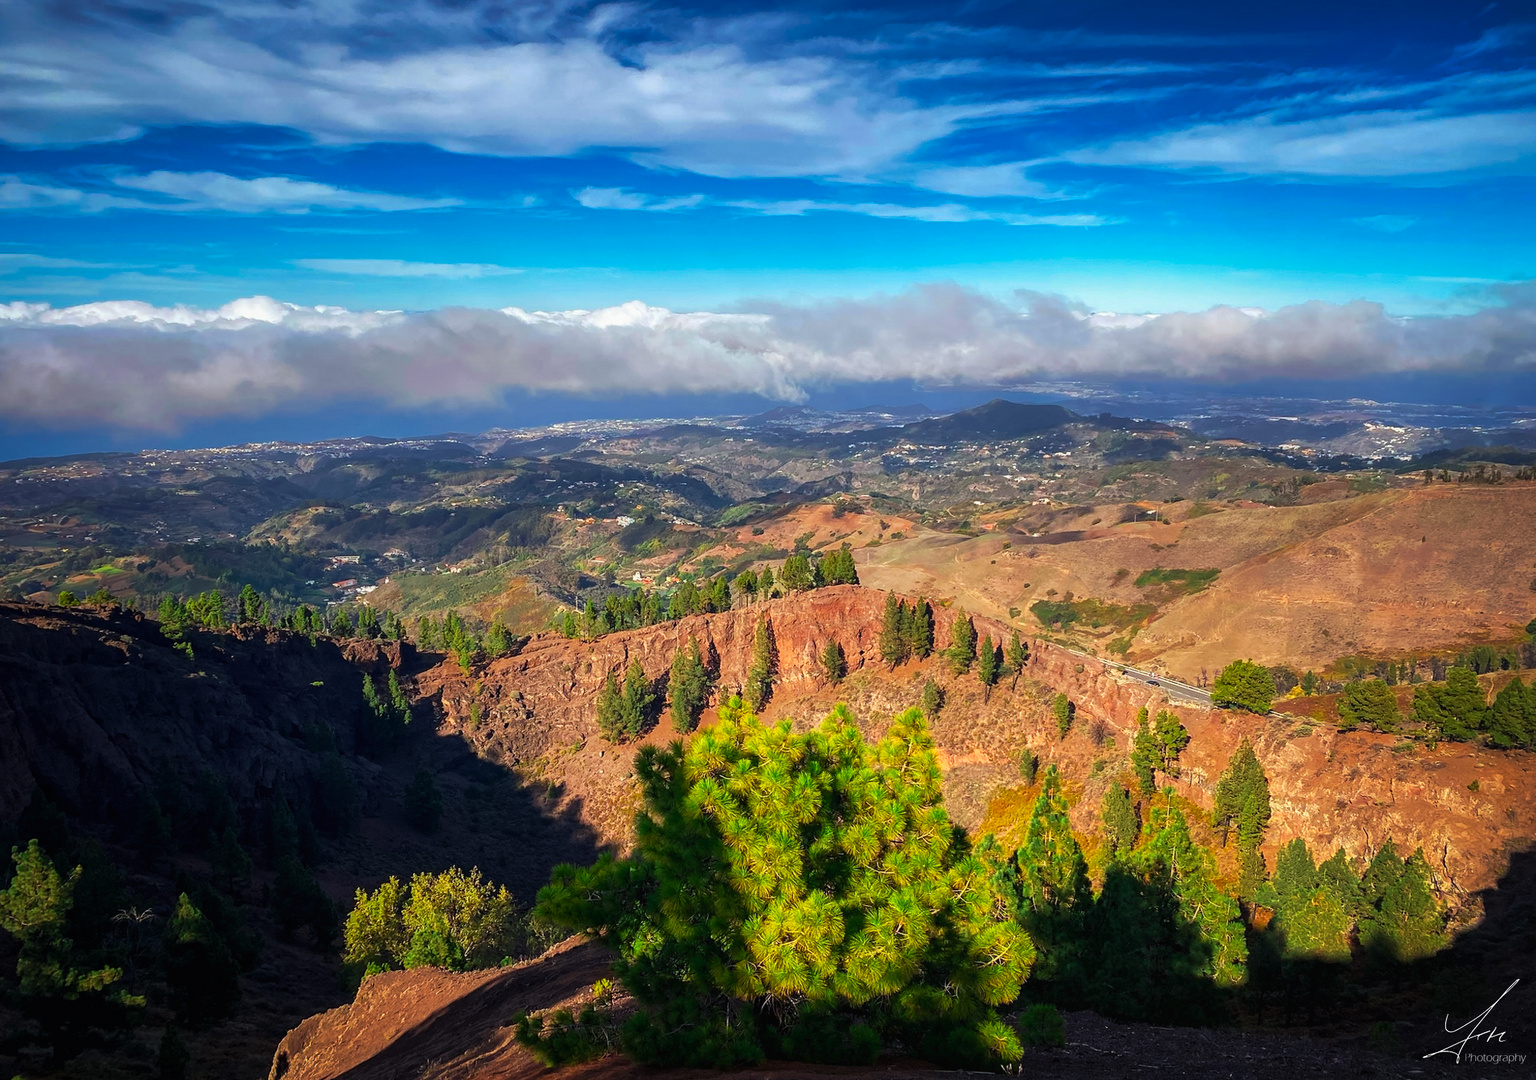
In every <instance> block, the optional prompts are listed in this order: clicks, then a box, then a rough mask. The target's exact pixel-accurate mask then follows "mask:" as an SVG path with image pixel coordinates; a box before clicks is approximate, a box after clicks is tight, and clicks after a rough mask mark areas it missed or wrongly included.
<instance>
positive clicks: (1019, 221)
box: [571, 187, 1115, 228]
mask: <svg viewBox="0 0 1536 1080" xmlns="http://www.w3.org/2000/svg"><path fill="white" fill-rule="evenodd" d="M571 195H572V196H573V197H574V198H575V199H576V201H577V202H578V203H580V204H581V205H582V206H585V207H587V208H589V209H593V210H661V211H666V210H692V209H695V208H698V207H702V206H710V205H713V206H724V207H729V208H730V209H733V210H746V211H748V212H750V213H754V214H762V215H764V216H765V217H801V216H803V215H805V214H816V213H832V214H863V215H864V216H866V217H877V218H905V219H907V220H909V221H931V222H947V223H954V222H963V221H997V222H1002V223H1003V224H1006V225H1063V226H1070V227H1076V228H1082V227H1088V226H1095V225H1111V224H1114V223H1115V220H1114V219H1111V218H1105V217H1101V216H1099V215H1098V214H1020V213H1013V212H1010V211H1004V210H984V209H978V208H976V207H973V206H964V205H962V204H960V203H942V204H940V205H937V206H910V205H907V204H905V203H883V202H836V201H834V200H830V199H719V200H711V199H707V198H705V197H704V196H703V195H683V196H659V195H646V194H644V193H642V192H638V191H629V190H627V189H625V188H590V187H589V188H582V189H581V190H580V191H573V192H571Z"/></svg>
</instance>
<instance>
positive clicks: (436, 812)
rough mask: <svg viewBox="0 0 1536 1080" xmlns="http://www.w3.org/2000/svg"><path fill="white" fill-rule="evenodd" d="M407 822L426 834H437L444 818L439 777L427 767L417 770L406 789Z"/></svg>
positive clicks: (405, 807)
mask: <svg viewBox="0 0 1536 1080" xmlns="http://www.w3.org/2000/svg"><path fill="white" fill-rule="evenodd" d="M403 808H404V810H405V820H406V823H407V824H408V825H410V826H411V827H412V828H413V829H417V830H419V831H421V832H424V833H435V832H437V826H438V823H439V822H441V821H442V818H443V793H442V792H441V791H440V790H438V787H437V777H435V776H433V775H432V770H431V769H428V768H427V767H426V766H422V767H421V768H419V769H417V770H416V776H415V777H414V778H413V779H412V780H411V783H410V786H409V787H407V788H406V789H405V802H404V805H403Z"/></svg>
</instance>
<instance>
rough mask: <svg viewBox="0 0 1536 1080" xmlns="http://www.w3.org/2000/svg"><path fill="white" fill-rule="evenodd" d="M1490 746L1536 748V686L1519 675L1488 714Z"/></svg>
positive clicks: (1495, 699) (1489, 709)
mask: <svg viewBox="0 0 1536 1080" xmlns="http://www.w3.org/2000/svg"><path fill="white" fill-rule="evenodd" d="M1487 728H1488V743H1489V745H1490V746H1496V747H1498V748H1499V749H1501V750H1515V749H1519V748H1522V747H1523V748H1525V749H1527V750H1532V749H1536V683H1533V684H1532V685H1531V686H1529V687H1527V686H1526V685H1525V683H1524V682H1523V681H1521V679H1520V677H1519V676H1518V675H1517V676H1515V677H1514V678H1513V679H1511V680H1510V681H1509V682H1508V683H1506V684H1505V686H1504V688H1503V689H1502V690H1500V691H1499V692H1498V694H1497V695H1496V696H1495V697H1494V699H1493V704H1492V705H1491V706H1489V708H1488V712H1487Z"/></svg>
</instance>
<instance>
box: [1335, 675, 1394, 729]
mask: <svg viewBox="0 0 1536 1080" xmlns="http://www.w3.org/2000/svg"><path fill="white" fill-rule="evenodd" d="M1401 719H1402V716H1401V714H1400V713H1399V712H1398V709H1397V696H1396V695H1395V694H1393V693H1392V688H1391V687H1390V686H1388V685H1387V684H1386V683H1384V682H1382V681H1381V680H1380V679H1366V680H1364V681H1362V682H1353V683H1347V684H1346V685H1345V687H1344V693H1343V695H1342V696H1340V698H1339V730H1340V731H1353V730H1354V729H1355V728H1357V727H1359V726H1360V725H1361V724H1365V725H1366V726H1368V727H1370V728H1372V729H1373V730H1376V731H1388V732H1390V731H1396V730H1397V727H1398V721H1399V720H1401Z"/></svg>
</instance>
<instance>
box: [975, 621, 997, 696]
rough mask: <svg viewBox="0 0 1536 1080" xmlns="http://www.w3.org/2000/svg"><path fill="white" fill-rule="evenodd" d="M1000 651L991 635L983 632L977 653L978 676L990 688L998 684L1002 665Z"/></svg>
mask: <svg viewBox="0 0 1536 1080" xmlns="http://www.w3.org/2000/svg"><path fill="white" fill-rule="evenodd" d="M998 653H999V651H998V649H997V648H996V647H995V646H994V645H993V644H992V637H991V635H989V634H983V635H982V638H981V647H980V649H979V650H978V651H977V653H976V659H977V663H976V677H977V678H978V679H980V680H981V685H982V686H985V687H986V688H987V689H988V690H991V689H992V687H993V686H995V685H996V684H997V677H998V674H999V671H998V669H999V667H1001V664H1000V658H999V655H998Z"/></svg>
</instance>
